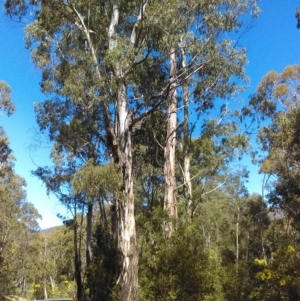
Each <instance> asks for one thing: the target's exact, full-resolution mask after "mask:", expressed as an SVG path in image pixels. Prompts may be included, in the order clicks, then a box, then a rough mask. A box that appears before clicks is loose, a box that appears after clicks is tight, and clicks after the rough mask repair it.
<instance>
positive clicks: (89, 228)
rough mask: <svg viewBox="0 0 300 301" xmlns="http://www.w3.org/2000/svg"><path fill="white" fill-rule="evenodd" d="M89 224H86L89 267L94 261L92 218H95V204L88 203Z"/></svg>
mask: <svg viewBox="0 0 300 301" xmlns="http://www.w3.org/2000/svg"><path fill="white" fill-rule="evenodd" d="M86 217H87V225H86V266H87V269H88V268H89V267H90V265H91V261H92V220H93V204H92V203H89V204H88V211H87V215H86Z"/></svg>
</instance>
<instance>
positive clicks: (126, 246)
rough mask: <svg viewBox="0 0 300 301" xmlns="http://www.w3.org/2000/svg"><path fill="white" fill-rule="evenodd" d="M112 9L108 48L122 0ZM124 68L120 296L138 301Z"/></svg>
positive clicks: (119, 132) (118, 129)
mask: <svg viewBox="0 0 300 301" xmlns="http://www.w3.org/2000/svg"><path fill="white" fill-rule="evenodd" d="M112 4H113V11H112V16H111V22H110V26H109V30H108V36H109V49H110V50H112V49H114V48H115V47H116V46H117V28H118V22H119V14H120V1H119V0H114V1H112ZM122 71H123V70H121V67H120V66H119V64H118V62H116V65H115V68H114V75H115V76H116V78H117V81H118V91H117V104H116V110H117V112H116V124H115V130H114V136H115V141H114V144H116V145H117V147H118V161H119V164H120V167H121V170H122V179H123V187H122V194H123V195H122V197H121V199H120V198H118V199H116V217H117V222H118V227H117V230H118V234H117V237H118V247H119V248H120V250H121V253H122V257H123V260H122V267H121V272H120V276H119V278H118V282H117V283H118V285H119V287H120V290H119V300H121V301H137V299H138V250H137V243H136V231H135V217H134V194H133V178H132V154H131V152H132V147H131V122H132V120H131V114H130V112H129V110H128V104H127V95H126V94H127V91H126V79H125V78H124V76H123V74H124V73H123V72H122Z"/></svg>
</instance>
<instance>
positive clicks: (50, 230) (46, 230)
mask: <svg viewBox="0 0 300 301" xmlns="http://www.w3.org/2000/svg"><path fill="white" fill-rule="evenodd" d="M59 227H62V226H55V227H51V228H47V229H42V230H40V233H42V234H46V235H48V234H50V233H51V232H52V231H53V230H55V229H57V228H59Z"/></svg>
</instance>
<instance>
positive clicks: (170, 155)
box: [164, 49, 177, 235]
mask: <svg viewBox="0 0 300 301" xmlns="http://www.w3.org/2000/svg"><path fill="white" fill-rule="evenodd" d="M176 128H177V95H176V53H175V49H172V50H171V54H170V89H169V97H168V120H167V138H166V145H165V147H164V159H165V164H164V177H165V195H164V209H165V210H166V211H167V213H168V216H169V218H170V219H169V221H167V222H166V225H165V230H166V232H167V233H168V234H169V235H171V234H172V232H173V230H174V219H176V217H177V203H176V194H175V193H176V192H175V185H176V181H175V148H176Z"/></svg>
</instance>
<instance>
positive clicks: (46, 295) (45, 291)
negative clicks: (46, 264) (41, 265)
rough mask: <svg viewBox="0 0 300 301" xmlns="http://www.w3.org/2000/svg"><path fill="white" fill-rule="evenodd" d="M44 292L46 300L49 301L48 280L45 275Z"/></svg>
mask: <svg viewBox="0 0 300 301" xmlns="http://www.w3.org/2000/svg"><path fill="white" fill-rule="evenodd" d="M43 278H44V279H43V290H44V300H47V299H48V293H47V279H46V275H45V274H44V276H43Z"/></svg>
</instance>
